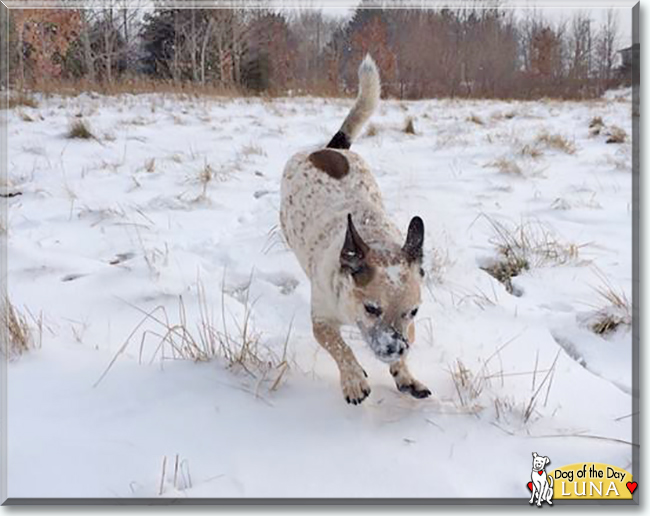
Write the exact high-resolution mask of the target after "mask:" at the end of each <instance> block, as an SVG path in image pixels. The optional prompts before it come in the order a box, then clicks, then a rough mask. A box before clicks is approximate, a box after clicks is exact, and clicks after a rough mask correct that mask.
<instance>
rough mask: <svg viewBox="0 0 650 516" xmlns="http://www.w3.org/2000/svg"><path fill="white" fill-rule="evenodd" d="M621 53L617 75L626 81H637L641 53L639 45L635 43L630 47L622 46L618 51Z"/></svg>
mask: <svg viewBox="0 0 650 516" xmlns="http://www.w3.org/2000/svg"><path fill="white" fill-rule="evenodd" d="M618 53H619V54H621V66H620V68H619V76H620V77H621V78H622V79H623V80H624V81H625V82H626V83H628V84H629V83H630V82H632V81H633V82H634V83H636V84H638V83H639V79H640V74H639V65H640V62H641V61H640V55H641V45H640V44H639V43H635V44H634V45H632V46H631V47H627V48H623V49H621V50H619V51H618Z"/></svg>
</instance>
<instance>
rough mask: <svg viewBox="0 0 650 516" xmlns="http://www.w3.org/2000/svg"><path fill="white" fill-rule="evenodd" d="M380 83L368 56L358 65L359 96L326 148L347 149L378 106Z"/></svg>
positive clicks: (374, 65) (372, 62) (373, 63)
mask: <svg viewBox="0 0 650 516" xmlns="http://www.w3.org/2000/svg"><path fill="white" fill-rule="evenodd" d="M380 93H381V82H380V80H379V72H378V71H377V65H376V64H375V62H374V60H373V59H372V57H370V54H366V57H365V58H364V59H363V61H361V64H360V65H359V94H358V95H357V100H356V101H355V103H354V106H352V109H351V110H350V112H349V113H348V116H347V117H346V118H345V121H344V122H343V125H342V126H341V128H340V129H339V131H338V132H337V133H336V134H335V135H334V137H333V138H332V139H331V140H330V142H329V143H328V144H327V146H328V147H329V148H331V149H349V148H350V146H351V145H352V140H354V139H355V138H356V137H357V136H358V135H359V132H360V131H361V128H362V127H363V124H365V123H366V122H367V121H368V119H369V118H370V116H371V115H372V114H373V112H374V111H375V109H377V106H378V105H379V95H380Z"/></svg>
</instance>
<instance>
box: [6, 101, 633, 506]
mask: <svg viewBox="0 0 650 516" xmlns="http://www.w3.org/2000/svg"><path fill="white" fill-rule="evenodd" d="M630 101H631V98H630V93H629V91H628V92H626V91H623V92H615V93H610V94H609V95H608V96H607V97H606V98H604V99H602V100H598V101H591V102H557V101H542V102H496V101H464V100H432V101H421V102H398V101H384V102H383V103H382V105H381V108H380V111H379V112H378V113H377V114H376V115H375V116H374V118H373V120H372V122H371V124H372V126H371V127H370V130H369V132H365V133H364V136H362V137H361V138H360V139H359V140H358V141H357V142H356V143H355V144H354V146H353V150H356V151H357V152H359V153H360V154H361V155H362V156H363V157H364V158H365V159H366V160H367V162H368V163H369V164H370V166H371V167H372V169H373V170H374V172H375V174H376V177H377V180H378V182H379V184H380V187H381V189H382V191H383V193H384V198H385V204H386V209H387V211H388V212H389V213H390V214H391V215H392V217H393V218H394V220H395V221H396V222H397V223H398V224H399V226H400V227H401V228H403V230H405V229H406V226H407V224H408V221H409V220H410V218H411V217H412V216H414V215H420V216H421V217H422V218H423V219H424V220H425V224H426V241H425V269H426V272H427V288H426V290H425V292H424V298H423V299H424V302H423V304H422V307H421V309H420V313H419V315H418V318H417V326H416V327H417V343H416V345H415V346H414V349H413V352H412V353H411V357H410V363H411V369H412V370H413V372H414V374H415V376H416V377H417V378H419V379H420V380H422V381H423V382H424V383H425V384H427V386H428V387H429V388H431V390H432V391H433V392H434V396H433V397H432V398H430V399H427V400H416V399H413V398H411V397H409V396H407V395H403V394H400V393H399V392H397V390H396V389H395V387H394V385H393V382H392V379H391V377H390V375H389V373H388V370H387V368H386V366H385V365H384V364H382V363H380V362H378V361H377V360H376V359H374V358H373V357H372V356H371V354H370V352H369V351H368V350H366V349H365V347H364V345H363V344H362V342H361V341H360V340H359V338H358V336H357V335H356V334H355V332H354V331H352V330H351V331H350V332H349V334H347V337H348V340H349V341H350V343H351V345H352V347H353V349H354V351H355V353H356V354H357V356H358V358H359V360H360V362H361V363H362V364H363V366H364V368H365V369H366V371H367V372H368V374H369V376H370V385H371V387H372V389H373V390H372V394H371V395H370V397H369V398H368V399H367V400H366V401H365V402H364V403H363V404H362V405H361V406H348V405H347V404H346V403H345V402H344V400H343V398H342V395H341V392H340V389H339V383H338V374H337V370H336V368H335V365H334V363H333V361H332V360H331V358H330V357H329V356H328V355H327V354H326V352H325V351H324V350H321V349H319V347H318V345H317V344H316V342H315V341H314V339H313V337H312V335H311V328H310V319H309V292H310V290H309V282H308V281H307V279H306V277H305V276H304V274H303V273H302V271H301V269H300V268H299V265H298V263H297V261H296V259H295V258H294V256H293V255H292V254H291V252H290V251H289V250H288V249H287V248H286V247H285V245H284V244H283V241H282V237H281V234H280V231H279V222H278V209H279V185H280V177H281V174H282V169H283V165H284V163H285V161H286V160H287V159H288V158H289V156H291V154H292V153H294V152H296V151H298V150H303V149H305V148H310V147H315V146H318V145H322V144H324V143H325V142H326V141H327V140H328V139H329V137H331V135H332V134H333V133H334V132H335V130H336V129H337V128H338V127H339V125H340V123H341V121H342V119H343V117H344V116H345V114H346V112H347V110H348V108H349V106H350V104H351V101H346V100H329V99H305V98H299V99H293V98H287V99H277V100H259V99H219V98H180V97H174V96H165V95H138V96H121V97H103V96H94V95H82V96H80V97H75V98H65V97H51V98H47V99H44V98H40V99H39V105H38V107H35V108H29V107H22V108H16V109H13V110H11V111H10V112H9V114H8V117H9V126H8V141H9V183H8V185H5V186H4V187H3V193H4V194H5V195H6V194H11V195H12V197H10V198H9V199H8V200H7V202H8V205H9V207H8V246H9V247H8V249H9V270H8V274H9V295H10V298H11V300H12V302H13V304H14V305H15V306H16V308H17V309H18V310H19V311H21V312H22V313H23V314H31V315H27V318H28V319H29V320H30V321H32V326H33V333H34V340H35V341H42V343H41V344H40V346H37V349H34V350H32V351H31V352H29V353H27V354H24V355H23V356H21V357H20V358H18V359H16V360H14V361H12V362H11V363H10V364H9V377H8V399H9V407H8V409H9V412H8V418H9V424H8V449H9V456H8V488H9V491H8V494H9V496H10V497H12V498H14V497H134V496H137V497H154V496H161V495H162V496H167V497H169V496H171V497H515V498H518V497H521V498H525V497H527V496H529V494H528V490H527V488H526V482H527V479H528V478H529V475H530V467H531V461H532V457H531V453H532V452H533V451H536V452H538V453H540V454H544V455H548V456H549V457H551V460H552V461H553V463H552V465H551V466H552V467H557V466H561V465H563V464H570V463H574V462H579V461H590V462H602V463H608V464H613V465H617V466H620V467H623V468H628V469H630V468H631V455H632V453H631V447H630V446H629V445H628V444H625V441H628V442H629V441H631V439H632V437H631V433H632V432H631V424H632V418H631V417H629V416H630V413H631V412H632V408H631V396H632V378H631V334H630V332H629V328H628V327H627V326H626V325H625V324H623V325H621V326H619V327H618V328H617V329H616V330H614V331H611V332H608V333H606V334H604V336H601V335H598V334H596V333H594V332H593V331H592V329H591V326H592V325H593V324H594V323H595V322H598V321H600V320H602V318H603V316H604V314H609V315H614V316H616V315H619V316H621V317H622V319H625V318H626V317H627V313H626V312H625V308H624V307H623V308H622V307H613V306H608V304H609V301H608V300H607V299H606V298H605V296H603V295H602V294H603V292H604V291H608V290H610V291H612V292H614V293H617V294H618V295H619V296H620V297H623V296H627V298H628V299H631V281H632V279H631V278H632V272H631V263H632V260H631V256H632V254H631V243H632V237H631V220H632V219H631V218H632V211H631V188H632V179H631V142H630V137H629V136H628V137H627V140H626V141H625V142H624V143H619V144H607V143H606V139H607V136H606V134H605V133H607V132H608V131H609V130H610V128H611V126H613V125H615V126H619V127H620V128H622V129H623V130H625V131H626V132H627V134H628V135H630V133H631V117H630V114H631V106H630ZM596 116H600V117H601V118H602V120H603V122H604V125H605V127H604V129H603V130H602V131H601V134H599V135H590V132H589V131H590V130H589V124H590V121H591V120H592V119H593V118H594V117H596ZM408 117H413V120H414V124H415V130H416V134H407V133H405V132H404V131H403V128H404V126H405V121H406V119H407V118H408ZM80 119H83V120H85V121H86V122H87V123H88V124H89V125H90V128H91V130H92V132H93V134H94V135H95V138H93V139H87V140H82V139H69V138H67V137H66V132H67V131H68V128H69V125H70V124H71V122H74V121H75V120H80ZM557 135H560V136H561V137H563V138H564V140H561V139H559V138H557ZM18 194H20V195H18ZM504 239H505V240H504ZM505 242H509V243H510V244H512V245H513V246H514V247H515V249H511V251H512V250H514V251H515V252H516V253H520V255H521V256H519V255H518V256H519V257H520V258H523V259H524V260H525V261H526V263H527V264H528V268H527V269H524V270H522V271H521V273H520V274H519V275H518V276H516V277H513V278H512V280H511V282H512V288H511V289H510V290H511V291H512V293H509V292H508V289H506V287H505V286H504V284H503V283H501V282H499V281H497V280H496V279H494V278H493V277H492V276H491V275H489V274H488V273H487V272H486V271H485V270H483V268H486V267H487V268H489V267H490V266H494V264H495V263H497V262H498V261H499V260H503V254H502V253H501V254H500V251H499V244H503V243H505ZM513 242H514V243H513ZM517 242H518V243H520V244H523V248H520V247H517ZM156 308H157V310H156V311H154V309H156ZM146 314H151V315H150V316H147V315H146ZM40 319H42V331H39V330H38V328H37V324H36V322H35V321H36V320H40ZM165 335H166V336H167V338H165ZM242 342H245V345H246V346H248V348H246V350H244V352H243V353H242V352H241V349H240V348H241V345H242ZM210 345H214V346H215V347H216V351H215V352H214V353H213V352H212V351H213V350H211V349H209V347H210ZM181 348H182V349H181ZM203 352H205V355H206V356H203V355H202V353H203ZM197 354H198V355H199V356H200V357H201V358H209V357H210V356H212V355H216V357H214V358H212V359H211V360H206V361H193V360H192V359H191V357H192V356H196V355H197ZM181 356H183V357H186V358H185V359H182V358H181ZM114 358H115V362H114V363H112V366H111V367H110V368H109V370H108V372H107V373H106V374H105V376H102V374H103V373H104V372H105V371H106V369H107V368H108V367H109V365H111V361H112V360H113V359H114ZM175 358H176V359H175ZM238 359H239V360H238ZM100 379H101V381H99V380H100ZM597 437H601V438H603V439H599V438H597Z"/></svg>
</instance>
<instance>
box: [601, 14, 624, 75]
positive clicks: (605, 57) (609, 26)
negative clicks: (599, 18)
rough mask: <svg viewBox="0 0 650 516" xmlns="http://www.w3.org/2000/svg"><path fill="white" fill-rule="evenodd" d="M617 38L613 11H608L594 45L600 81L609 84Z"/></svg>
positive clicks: (615, 19) (617, 31) (617, 29)
mask: <svg viewBox="0 0 650 516" xmlns="http://www.w3.org/2000/svg"><path fill="white" fill-rule="evenodd" d="M618 37H619V28H618V19H617V17H616V12H615V11H614V9H608V10H607V12H606V13H605V20H604V21H603V23H602V24H601V26H600V29H599V31H598V35H597V43H596V61H597V63H598V72H599V73H598V75H599V77H600V79H601V80H603V81H605V82H609V81H610V80H611V79H612V76H613V70H614V62H615V60H616V46H617V44H618V43H617V42H618Z"/></svg>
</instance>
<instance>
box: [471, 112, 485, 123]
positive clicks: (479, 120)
mask: <svg viewBox="0 0 650 516" xmlns="http://www.w3.org/2000/svg"><path fill="white" fill-rule="evenodd" d="M467 121H468V122H472V123H474V124H476V125H485V122H484V121H483V119H482V118H481V117H480V116H478V115H475V114H474V113H472V114H471V115H470V116H468V117H467Z"/></svg>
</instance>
